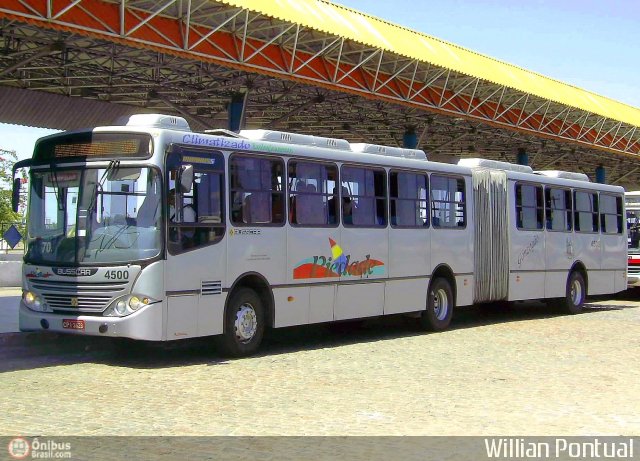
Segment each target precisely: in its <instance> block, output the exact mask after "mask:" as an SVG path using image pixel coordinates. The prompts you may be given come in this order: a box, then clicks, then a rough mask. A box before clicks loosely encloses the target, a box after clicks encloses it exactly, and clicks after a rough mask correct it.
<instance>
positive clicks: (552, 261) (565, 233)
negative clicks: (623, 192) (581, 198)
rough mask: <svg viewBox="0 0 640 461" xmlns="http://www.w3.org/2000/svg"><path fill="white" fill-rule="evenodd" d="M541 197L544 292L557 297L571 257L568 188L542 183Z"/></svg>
mask: <svg viewBox="0 0 640 461" xmlns="http://www.w3.org/2000/svg"><path fill="white" fill-rule="evenodd" d="M544 200H545V227H546V233H545V234H546V235H545V237H546V248H545V253H546V256H545V258H546V267H547V273H546V275H545V291H544V295H545V298H559V297H562V296H564V295H565V294H566V289H567V275H568V274H569V269H571V266H572V265H573V262H574V258H575V243H574V240H575V238H574V234H573V232H572V231H573V216H572V214H573V213H572V211H571V208H572V205H571V204H572V195H571V190H570V189H563V188H560V187H550V186H546V187H545V190H544Z"/></svg>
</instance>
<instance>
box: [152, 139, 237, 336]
mask: <svg viewBox="0 0 640 461" xmlns="http://www.w3.org/2000/svg"><path fill="white" fill-rule="evenodd" d="M166 184H167V192H166V194H167V201H166V202H165V203H166V207H165V215H166V216H167V221H168V225H167V260H166V264H165V274H164V283H165V290H166V295H167V301H168V312H167V314H168V315H167V325H166V336H167V339H168V340H171V339H180V338H186V337H193V336H204V335H213V334H219V333H222V326H223V320H222V318H223V314H224V298H223V295H222V290H221V287H222V286H223V285H224V284H225V283H226V279H225V263H226V247H225V245H223V244H222V243H221V241H222V239H223V238H224V236H225V210H224V196H225V193H224V157H223V155H222V153H220V152H217V151H206V150H200V149H193V148H184V147H180V146H174V147H173V148H172V149H171V150H170V153H169V154H168V156H167V177H166Z"/></svg>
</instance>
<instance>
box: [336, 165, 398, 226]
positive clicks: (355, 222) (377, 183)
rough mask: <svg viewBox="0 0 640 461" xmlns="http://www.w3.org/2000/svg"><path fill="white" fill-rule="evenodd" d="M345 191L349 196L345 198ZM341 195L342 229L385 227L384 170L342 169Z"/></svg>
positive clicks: (348, 167)
mask: <svg viewBox="0 0 640 461" xmlns="http://www.w3.org/2000/svg"><path fill="white" fill-rule="evenodd" d="M345 189H346V191H347V192H348V195H345V193H344V192H345ZM342 191H343V194H342V198H343V203H342V215H343V223H344V224H345V225H347V226H349V225H352V226H360V227H386V225H387V216H386V215H387V213H386V209H387V206H386V203H387V191H386V172H385V171H384V170H378V169H372V168H361V167H352V166H343V167H342ZM345 198H348V199H349V200H345Z"/></svg>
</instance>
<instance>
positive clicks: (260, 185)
mask: <svg viewBox="0 0 640 461" xmlns="http://www.w3.org/2000/svg"><path fill="white" fill-rule="evenodd" d="M230 162H231V164H230V168H229V169H230V174H231V178H230V179H231V197H230V199H231V221H232V222H233V224H236V225H243V224H251V225H260V224H262V225H270V224H283V223H284V191H283V187H282V184H283V181H284V174H283V173H284V162H283V161H282V160H281V159H275V158H273V159H272V158H260V157H255V156H254V157H248V156H243V155H239V154H234V155H232V156H231V161H230Z"/></svg>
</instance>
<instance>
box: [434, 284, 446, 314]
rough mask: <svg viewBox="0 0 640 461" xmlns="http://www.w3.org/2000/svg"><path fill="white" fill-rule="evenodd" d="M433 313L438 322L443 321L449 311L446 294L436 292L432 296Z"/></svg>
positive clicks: (439, 291) (444, 292) (442, 291)
mask: <svg viewBox="0 0 640 461" xmlns="http://www.w3.org/2000/svg"><path fill="white" fill-rule="evenodd" d="M433 311H434V313H435V315H436V318H437V319H438V320H444V319H445V318H446V317H447V313H448V311H449V298H448V297H447V292H446V291H444V290H438V291H436V292H435V293H434V294H433Z"/></svg>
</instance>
